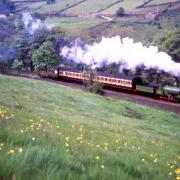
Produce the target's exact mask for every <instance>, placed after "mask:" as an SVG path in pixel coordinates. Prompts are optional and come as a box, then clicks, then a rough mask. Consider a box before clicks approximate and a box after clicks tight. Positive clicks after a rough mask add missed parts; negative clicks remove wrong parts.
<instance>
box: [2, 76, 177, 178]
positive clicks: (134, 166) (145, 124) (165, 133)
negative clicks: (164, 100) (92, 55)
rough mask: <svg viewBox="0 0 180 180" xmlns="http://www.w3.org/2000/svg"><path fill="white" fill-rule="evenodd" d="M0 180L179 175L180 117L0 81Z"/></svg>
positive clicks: (20, 81)
mask: <svg viewBox="0 0 180 180" xmlns="http://www.w3.org/2000/svg"><path fill="white" fill-rule="evenodd" d="M0 84H1V86H0V172H1V174H0V179H52V180H55V179H73V180H74V179H128V180H134V179H137V180H141V179H142V180H146V179H147V180H151V179H154V180H156V179H157V180H159V179H167V180H171V179H175V178H176V177H180V174H179V171H180V169H179V168H180V154H179V138H180V116H178V115H176V114H174V113H171V112H167V111H162V110H156V109H153V108H149V107H144V106H140V105H137V104H134V103H132V102H129V101H120V100H115V99H111V98H107V97H102V96H97V95H94V94H90V93H85V92H82V91H80V90H74V89H71V88H67V87H64V86H61V85H56V84H52V83H47V82H39V81H33V80H27V79H24V78H15V77H5V76H0Z"/></svg>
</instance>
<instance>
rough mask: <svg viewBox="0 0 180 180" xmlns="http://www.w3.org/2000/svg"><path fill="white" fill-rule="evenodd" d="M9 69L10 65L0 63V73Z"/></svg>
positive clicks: (3, 61) (4, 62)
mask: <svg viewBox="0 0 180 180" xmlns="http://www.w3.org/2000/svg"><path fill="white" fill-rule="evenodd" d="M7 67H8V63H7V61H5V60H1V61H0V72H4V71H5V70H6V69H7Z"/></svg>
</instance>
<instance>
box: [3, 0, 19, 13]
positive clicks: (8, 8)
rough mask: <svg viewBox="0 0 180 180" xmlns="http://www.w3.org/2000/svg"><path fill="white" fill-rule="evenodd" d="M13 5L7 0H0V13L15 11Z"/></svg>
mask: <svg viewBox="0 0 180 180" xmlns="http://www.w3.org/2000/svg"><path fill="white" fill-rule="evenodd" d="M15 9H16V8H15V5H14V3H13V2H11V1H9V0H1V1H0V14H7V15H8V14H10V13H14V12H15Z"/></svg>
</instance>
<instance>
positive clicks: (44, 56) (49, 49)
mask: <svg viewBox="0 0 180 180" xmlns="http://www.w3.org/2000/svg"><path fill="white" fill-rule="evenodd" d="M32 62H33V66H34V69H35V71H38V70H39V69H40V68H41V67H44V66H47V65H56V64H58V58H57V55H56V51H55V49H54V48H53V45H52V43H51V42H50V41H47V42H44V43H43V44H42V45H41V46H40V47H39V48H38V49H37V50H36V51H34V53H33V55H32Z"/></svg>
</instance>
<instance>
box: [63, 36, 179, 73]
mask: <svg viewBox="0 0 180 180" xmlns="http://www.w3.org/2000/svg"><path fill="white" fill-rule="evenodd" d="M60 55H61V56H63V57H64V58H66V59H67V60H73V61H75V62H76V63H84V64H86V65H89V66H91V67H92V68H97V67H98V68H99V67H101V66H102V64H103V63H104V62H105V63H106V64H107V65H108V64H111V63H116V64H120V67H119V71H122V70H123V69H129V70H132V71H135V70H136V68H137V67H141V66H144V67H145V68H146V69H151V68H154V69H157V70H160V71H165V72H168V73H170V74H172V75H174V76H180V63H175V62H174V61H172V59H171V57H170V56H169V55H168V54H166V53H164V52H158V48H157V47H155V46H150V47H146V46H143V45H142V43H141V42H137V43H135V42H134V40H133V39H131V38H128V37H126V38H123V39H121V38H120V36H115V37H112V38H104V37H103V38H102V40H101V42H99V43H93V44H92V45H82V43H79V42H78V41H75V43H74V44H73V46H72V47H68V46H64V47H63V48H62V49H61V52H60Z"/></svg>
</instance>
